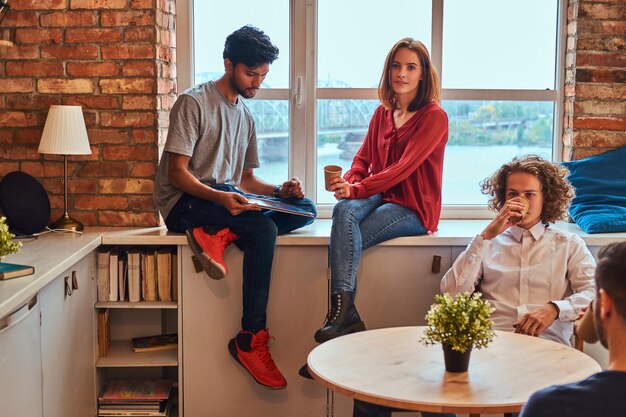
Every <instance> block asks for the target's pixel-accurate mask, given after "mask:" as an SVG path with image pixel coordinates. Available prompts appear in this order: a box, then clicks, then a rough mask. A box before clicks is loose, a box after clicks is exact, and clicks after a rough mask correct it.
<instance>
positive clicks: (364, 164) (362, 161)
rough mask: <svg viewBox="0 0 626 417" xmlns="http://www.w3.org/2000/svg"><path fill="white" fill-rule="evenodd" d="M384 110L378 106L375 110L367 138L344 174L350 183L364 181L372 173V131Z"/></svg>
mask: <svg viewBox="0 0 626 417" xmlns="http://www.w3.org/2000/svg"><path fill="white" fill-rule="evenodd" d="M384 110H385V109H384V107H382V106H378V108H377V109H376V110H375V111H374V115H373V116H372V119H371V120H370V123H369V127H368V128H367V133H366V134H365V139H364V140H363V143H362V144H361V147H360V148H359V150H358V151H357V153H356V155H354V159H353V160H352V166H351V167H350V170H349V171H348V172H346V174H345V175H344V176H343V178H344V179H345V180H346V181H348V182H349V183H350V184H354V183H355V182H360V181H363V179H364V178H367V176H368V175H369V173H370V165H371V164H372V155H371V150H372V140H373V139H372V136H373V134H372V132H373V131H374V124H375V122H376V120H378V119H379V117H381V115H380V112H384Z"/></svg>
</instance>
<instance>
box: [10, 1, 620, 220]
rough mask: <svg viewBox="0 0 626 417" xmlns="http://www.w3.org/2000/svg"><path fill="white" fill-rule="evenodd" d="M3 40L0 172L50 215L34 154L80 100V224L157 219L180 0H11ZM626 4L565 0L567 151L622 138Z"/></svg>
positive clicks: (57, 173)
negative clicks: (19, 178)
mask: <svg viewBox="0 0 626 417" xmlns="http://www.w3.org/2000/svg"><path fill="white" fill-rule="evenodd" d="M11 6H12V9H11V11H10V13H9V14H8V15H7V17H6V19H5V20H4V22H3V23H2V26H3V28H4V29H2V30H0V35H1V37H2V38H7V37H10V38H11V39H12V40H13V41H14V42H15V46H14V47H11V48H9V47H3V46H0V176H2V175H4V174H5V173H7V172H10V171H14V170H20V171H25V172H28V173H30V174H31V175H34V176H35V177H37V178H39V179H40V180H41V182H42V183H43V184H44V187H45V188H46V190H48V193H49V194H50V197H51V202H52V206H53V209H54V212H53V214H52V217H53V218H55V219H56V218H57V217H58V216H59V215H60V212H61V209H62V206H63V184H62V177H63V164H62V159H61V157H56V156H50V155H47V156H43V155H40V154H38V153H37V147H38V143H39V139H40V137H41V131H42V128H43V124H44V122H45V118H46V114H47V109H48V107H49V106H50V105H51V104H79V105H82V106H83V110H84V115H85V121H86V123H87V126H88V129H89V138H90V142H91V148H92V152H93V153H92V155H91V156H76V157H70V164H69V171H70V174H69V175H70V181H69V188H70V201H69V205H70V211H71V213H72V215H73V216H75V217H76V218H78V219H79V220H81V221H83V222H84V223H85V224H87V225H105V226H109V225H115V226H119V225H124V226H131V225H136V226H154V225H156V224H158V215H157V213H156V211H155V209H154V207H153V204H152V200H151V192H152V189H153V177H154V173H155V169H156V166H157V159H158V155H159V152H160V150H161V147H162V145H163V142H164V135H165V132H166V130H167V116H168V113H169V109H170V108H171V106H172V104H173V102H174V100H175V89H176V84H175V79H176V66H175V53H174V51H175V48H174V46H175V43H176V39H175V33H174V14H175V0H12V1H11ZM625 15H626V3H625V2H624V1H623V0H622V1H618V0H595V1H594V0H570V2H569V7H568V27H567V32H568V39H567V56H566V67H567V68H566V88H565V95H566V96H565V120H564V132H563V141H564V145H565V146H564V155H563V157H564V159H565V160H569V159H579V158H582V157H585V156H588V155H592V154H596V153H600V152H603V151H605V150H606V149H610V148H614V147H618V146H623V145H626V84H625V81H626V80H625V68H626V55H625V50H626V35H625V33H626V19H625V18H624V16H625Z"/></svg>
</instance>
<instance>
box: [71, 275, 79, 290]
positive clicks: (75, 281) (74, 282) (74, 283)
mask: <svg viewBox="0 0 626 417" xmlns="http://www.w3.org/2000/svg"><path fill="white" fill-rule="evenodd" d="M77 289H78V278H77V277H76V271H72V290H77Z"/></svg>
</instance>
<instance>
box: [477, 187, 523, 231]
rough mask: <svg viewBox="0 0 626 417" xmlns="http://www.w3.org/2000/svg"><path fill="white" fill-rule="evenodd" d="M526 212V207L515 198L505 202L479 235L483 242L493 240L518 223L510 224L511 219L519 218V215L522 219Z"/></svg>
mask: <svg viewBox="0 0 626 417" xmlns="http://www.w3.org/2000/svg"><path fill="white" fill-rule="evenodd" d="M527 210H528V208H527V206H526V205H524V204H523V203H521V202H520V201H519V199H518V198H517V197H516V198H512V199H510V200H507V201H506V202H505V203H504V206H503V207H502V209H501V210H500V212H499V213H498V214H496V217H495V218H494V219H493V220H492V221H491V223H489V224H488V225H487V227H486V228H485V230H483V231H482V233H481V234H480V235H481V236H482V238H483V239H485V240H491V239H493V238H494V237H496V236H498V235H499V234H500V233H502V232H504V231H505V230H506V229H508V228H509V227H511V226H513V225H514V224H516V223H519V221H518V222H512V221H511V217H520V214H521V215H522V217H523V215H524V214H526V211H527ZM520 221H521V219H520Z"/></svg>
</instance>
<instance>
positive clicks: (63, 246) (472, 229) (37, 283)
mask: <svg viewBox="0 0 626 417" xmlns="http://www.w3.org/2000/svg"><path fill="white" fill-rule="evenodd" d="M488 222H489V221H488V220H442V221H441V222H440V223H439V231H438V232H437V233H434V234H432V235H424V236H411V237H401V238H396V239H393V240H390V241H388V242H384V243H382V244H381V245H383V246H465V245H467V244H468V243H469V242H470V240H471V239H472V238H473V237H474V236H476V235H477V234H478V233H480V232H481V231H482V230H483V229H484V228H485V226H486V225H487V224H488ZM330 226H331V220H329V219H322V220H317V221H315V222H314V223H313V224H312V225H310V226H307V227H305V228H302V229H300V230H297V231H295V232H292V233H289V234H287V235H283V236H279V237H278V241H277V245H283V246H284V245H295V246H325V245H328V239H329V235H330ZM553 227H556V228H558V229H561V230H567V231H570V232H572V233H576V234H578V235H579V236H581V237H582V238H583V240H584V241H585V242H586V243H587V245H588V246H602V245H606V244H608V243H611V242H619V241H624V240H626V233H602V234H592V235H589V234H587V233H584V232H583V231H582V230H581V229H580V228H579V227H578V226H577V225H576V224H572V223H565V222H559V223H557V224H556V225H554V226H553ZM101 244H105V245H186V244H187V239H186V237H185V235H184V234H180V233H172V232H168V231H167V229H166V228H165V227H152V228H123V227H119V228H116V227H97V228H94V227H91V228H89V227H88V228H86V229H85V233H84V234H83V235H82V236H79V235H74V234H71V233H48V234H45V235H42V236H40V237H39V238H37V239H32V240H25V241H23V246H22V248H21V250H20V252H19V253H17V254H13V255H9V256H6V257H5V258H3V260H4V261H5V262H10V263H16V264H24V265H33V266H34V267H35V274H33V275H29V276H26V277H20V278H14V279H10V280H6V281H0V317H4V316H5V315H7V314H9V313H11V312H12V311H14V310H15V309H17V308H18V307H20V306H21V305H22V304H23V303H24V302H26V301H28V300H29V299H30V298H32V297H33V296H34V295H35V294H37V293H38V292H39V291H40V290H41V289H42V288H43V287H45V286H46V285H48V284H49V283H50V282H51V281H52V280H54V279H55V278H56V277H57V276H58V275H60V274H61V273H62V272H63V271H65V270H66V269H67V268H69V267H71V266H72V265H73V264H75V263H76V262H78V261H79V260H80V259H82V258H83V257H84V256H85V255H87V254H88V253H89V252H91V251H93V250H94V249H96V248H97V247H98V246H100V245H101Z"/></svg>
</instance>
